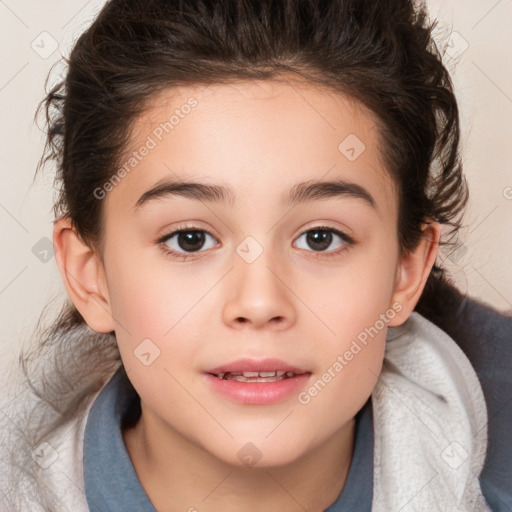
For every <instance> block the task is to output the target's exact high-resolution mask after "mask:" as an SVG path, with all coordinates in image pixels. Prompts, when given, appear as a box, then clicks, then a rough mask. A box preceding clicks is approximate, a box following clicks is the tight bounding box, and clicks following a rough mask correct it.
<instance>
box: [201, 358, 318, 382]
mask: <svg viewBox="0 0 512 512" xmlns="http://www.w3.org/2000/svg"><path fill="white" fill-rule="evenodd" d="M206 373H208V374H210V375H214V376H215V377H218V378H219V379H222V380H234V381H237V382H276V381H279V380H285V379H289V378H293V377H296V376H297V375H303V374H305V373H309V372H307V371H306V370H303V369H301V368H298V367H296V366H292V365H290V364H289V363H287V362H286V361H282V360H281V359H259V360H258V359H247V358H246V359H238V360H236V361H232V362H230V363H227V364H224V365H222V366H218V367H216V368H212V369H210V370H207V371H206Z"/></svg>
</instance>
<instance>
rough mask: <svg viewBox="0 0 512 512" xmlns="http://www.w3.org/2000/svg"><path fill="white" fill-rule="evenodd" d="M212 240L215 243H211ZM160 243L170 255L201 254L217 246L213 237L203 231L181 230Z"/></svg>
mask: <svg viewBox="0 0 512 512" xmlns="http://www.w3.org/2000/svg"><path fill="white" fill-rule="evenodd" d="M210 239H211V240H212V241H213V242H210ZM159 243H161V244H163V245H164V246H165V248H166V250H167V251H168V252H169V253H171V254H178V255H183V254H187V253H194V252H199V251H201V250H202V249H209V248H211V247H215V245H216V241H215V238H214V237H213V235H211V234H210V233H208V232H207V231H205V230H203V229H179V230H177V231H173V232H172V233H169V234H168V235H166V236H165V237H163V238H162V239H161V240H159ZM205 246H206V247H205Z"/></svg>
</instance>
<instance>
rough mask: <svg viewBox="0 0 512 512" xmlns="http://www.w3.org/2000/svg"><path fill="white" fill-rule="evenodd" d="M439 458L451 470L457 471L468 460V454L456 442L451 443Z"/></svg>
mask: <svg viewBox="0 0 512 512" xmlns="http://www.w3.org/2000/svg"><path fill="white" fill-rule="evenodd" d="M441 458H442V459H443V460H444V461H445V462H446V464H448V466H450V467H451V468H452V469H457V468H458V467H459V466H461V465H462V464H463V462H464V461H465V460H466V459H467V458H468V452H467V451H466V449H465V448H464V447H463V446H462V445H461V444H459V443H457V441H452V442H451V443H450V444H449V445H448V446H447V447H446V448H445V449H444V450H443V451H442V452H441Z"/></svg>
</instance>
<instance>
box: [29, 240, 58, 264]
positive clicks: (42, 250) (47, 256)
mask: <svg viewBox="0 0 512 512" xmlns="http://www.w3.org/2000/svg"><path fill="white" fill-rule="evenodd" d="M32 254H33V255H34V256H35V257H36V258H37V259H38V260H39V261H41V262H42V263H48V262H49V261H50V260H51V259H52V258H53V255H54V252H53V242H52V241H51V240H50V239H49V238H48V237H46V236H43V238H41V239H40V240H38V241H37V242H36V243H35V244H34V246H33V247H32Z"/></svg>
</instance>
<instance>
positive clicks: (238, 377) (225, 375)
mask: <svg viewBox="0 0 512 512" xmlns="http://www.w3.org/2000/svg"><path fill="white" fill-rule="evenodd" d="M305 373H307V372H291V371H285V370H275V371H269V372H220V373H217V374H215V373H210V375H213V376H214V377H217V378H218V379H221V380H234V381H236V382H277V381H280V380H286V379H292V378H293V377H297V376H298V375H304V374H305Z"/></svg>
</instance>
